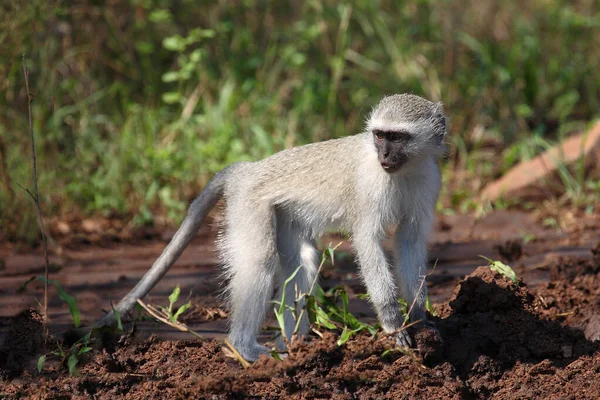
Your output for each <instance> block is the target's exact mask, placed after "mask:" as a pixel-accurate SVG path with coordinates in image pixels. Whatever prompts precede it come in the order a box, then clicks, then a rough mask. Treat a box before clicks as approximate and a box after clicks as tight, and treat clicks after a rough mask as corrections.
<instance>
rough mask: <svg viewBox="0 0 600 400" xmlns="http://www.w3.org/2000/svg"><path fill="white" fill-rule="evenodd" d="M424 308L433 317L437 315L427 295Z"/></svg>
mask: <svg viewBox="0 0 600 400" xmlns="http://www.w3.org/2000/svg"><path fill="white" fill-rule="evenodd" d="M425 309H426V310H427V311H429V314H431V315H433V316H434V317H437V313H436V312H435V309H434V308H433V304H431V299H430V298H429V296H427V297H425Z"/></svg>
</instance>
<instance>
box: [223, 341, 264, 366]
mask: <svg viewBox="0 0 600 400" xmlns="http://www.w3.org/2000/svg"><path fill="white" fill-rule="evenodd" d="M232 344H233V343H232ZM233 346H234V347H235V349H236V350H237V351H238V352H239V353H240V354H241V355H242V357H244V360H246V361H250V362H254V361H256V360H258V357H260V356H261V355H262V354H268V353H270V352H271V349H269V348H268V347H265V346H261V345H259V344H258V343H255V344H252V345H239V346H236V345H233Z"/></svg>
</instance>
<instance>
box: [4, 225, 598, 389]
mask: <svg viewBox="0 0 600 400" xmlns="http://www.w3.org/2000/svg"><path fill="white" fill-rule="evenodd" d="M453 223H456V221H454V222H452V221H451V222H447V221H446V224H447V225H450V226H452V224H453ZM447 225H445V226H444V229H443V233H439V235H443V234H446V233H447V232H448V230H450V231H451V230H452V228H448V226H447ZM596 228H597V226H596V227H595V228H594V229H596ZM477 229H482V228H475V230H474V232H475V235H477V233H476V232H477ZM482 232H483V233H480V234H481V235H483V234H485V233H486V232H487V234H489V231H485V230H483V231H482ZM585 232H587V233H588V234H589V232H590V231H589V230H585ZM585 232H584V233H585ZM596 232H597V230H596ZM472 234H473V232H472ZM536 235H537V236H538V238H537V239H536V240H534V241H533V243H527V244H526V243H524V242H522V241H518V238H515V237H514V235H512V236H511V235H508V234H507V235H506V236H503V235H502V234H501V233H500V235H499V236H496V237H495V239H494V240H493V241H489V240H490V239H489V238H487V239H486V238H483V237H482V236H480V237H479V238H477V237H475V238H473V237H471V238H467V239H466V240H465V241H463V242H455V243H454V244H453V242H448V241H440V242H437V243H434V244H433V250H432V253H434V254H437V257H435V258H437V259H439V260H440V265H441V266H438V267H436V268H437V269H436V271H435V272H434V274H433V275H431V276H430V278H431V279H430V282H429V285H430V292H432V293H437V294H435V296H437V298H438V299H443V300H441V301H434V303H436V305H435V310H436V314H437V316H433V317H432V320H433V321H435V324H436V327H437V329H438V332H436V331H435V330H432V329H417V330H416V331H413V332H412V333H413V335H414V336H415V339H416V342H417V343H418V347H419V350H418V351H411V352H409V353H407V354H405V353H402V352H400V351H397V350H396V351H391V352H389V351H386V350H389V349H393V341H392V340H391V339H389V338H387V337H386V336H385V335H383V334H379V335H377V336H376V337H371V336H370V335H369V334H367V333H364V334H359V335H357V336H355V337H353V338H351V339H350V340H349V341H348V342H347V343H346V344H345V345H343V346H338V345H337V344H336V340H337V334H338V333H336V332H323V334H324V335H323V338H320V337H318V336H316V335H312V336H310V337H308V338H306V339H305V341H298V342H294V343H293V344H292V346H291V348H290V354H289V356H288V357H287V358H285V359H284V360H283V361H278V360H275V359H273V358H269V357H266V356H265V357H264V358H261V359H260V360H259V361H257V362H256V363H254V364H253V365H252V366H250V367H249V368H247V369H244V368H243V367H242V366H241V365H240V364H239V363H238V362H237V361H236V360H234V359H232V358H229V357H227V356H226V355H225V353H224V352H223V349H222V347H223V346H222V342H221V341H220V340H217V339H218V338H221V337H222V336H220V335H221V332H222V331H224V327H225V326H226V325H225V324H226V320H225V319H224V318H225V317H226V315H225V314H224V313H223V312H222V311H221V310H220V309H219V308H218V307H215V305H216V304H218V302H217V301H216V299H215V298H214V294H215V293H216V292H217V289H218V288H217V287H216V283H215V284H214V285H215V287H213V289H212V291H211V292H210V293H212V296H213V297H206V298H203V297H200V300H199V299H198V297H197V296H194V297H192V300H193V302H194V304H195V307H194V312H192V313H190V314H189V315H188V316H187V318H186V322H187V323H189V324H190V325H194V324H198V326H199V327H201V328H202V327H204V328H202V329H203V333H205V334H206V336H208V337H210V338H209V339H205V340H195V339H181V336H178V337H177V340H165V338H169V337H172V336H170V335H169V334H165V332H164V330H161V328H160V327H161V325H154V324H148V323H141V324H138V328H139V329H138V331H137V332H135V333H133V334H129V335H127V336H124V337H122V338H120V339H119V338H117V340H115V341H111V342H106V341H105V342H104V346H103V345H101V344H100V341H99V340H97V343H96V344H95V345H94V349H93V350H92V351H91V352H89V353H86V354H84V355H83V356H82V357H81V358H80V362H79V367H78V374H79V376H69V374H68V372H67V370H66V365H65V364H64V363H62V364H61V363H60V362H59V361H58V360H56V359H54V360H49V361H47V362H46V365H45V369H44V371H43V372H42V373H41V374H40V373H38V372H37V369H36V363H37V359H38V357H39V356H40V355H41V354H43V353H45V352H48V351H49V350H51V349H53V348H54V346H55V345H51V344H48V345H44V343H43V336H42V334H41V332H42V327H41V318H40V316H39V315H38V314H37V313H36V312H34V311H26V312H23V313H21V314H19V315H18V316H17V317H11V318H4V320H0V322H1V321H3V322H2V323H3V324H4V325H3V326H4V327H5V328H6V329H5V331H6V334H5V335H4V336H3V339H1V340H2V341H1V342H0V394H1V395H2V398H9V399H16V398H42V399H70V398H76V399H78V398H81V399H84V398H98V399H111V398H132V399H186V398H216V399H221V398H223V399H229V398H248V397H255V398H311V399H312V398H334V399H338V398H339V399H346V398H360V399H380V398H390V399H420V398H426V399H488V398H497V399H515V398H531V399H537V398H540V399H541V398H543V399H546V398H552V399H558V398H561V399H563V398H564V399H597V398H599V397H600V341H598V338H599V337H600V248H599V247H596V248H595V249H593V250H592V251H590V248H589V247H588V248H587V250H585V251H583V250H582V249H583V247H581V246H580V247H576V245H577V243H581V241H582V239H581V237H585V236H584V235H583V234H582V235H581V236H578V237H577V238H574V237H573V236H572V235H568V236H566V237H565V236H560V235H559V236H556V235H555V236H552V235H550V234H548V236H544V235H546V233H544V231H539V232H536ZM544 238H546V239H544ZM486 240H488V241H486ZM507 240H508V241H510V242H507ZM583 241H584V242H585V240H583ZM596 241H597V238H596ZM586 243H587V242H586ZM599 245H600V244H599ZM452 246H467V247H452ZM468 246H474V248H475V249H474V250H468V251H467V250H464V249H465V248H467V249H470V248H472V247H468ZM561 246H563V247H561ZM590 247H592V246H590ZM448 248H451V249H456V248H461V249H463V250H464V252H463V253H462V254H463V255H464V254H474V253H475V254H476V253H478V252H480V249H483V251H482V252H486V251H487V253H485V254H489V255H490V256H492V257H494V258H502V259H504V260H506V261H507V262H508V261H509V260H510V262H511V265H513V267H514V268H515V270H516V271H517V273H518V275H519V276H520V277H522V279H520V281H519V283H518V284H514V283H513V282H512V281H510V280H508V279H507V278H505V277H503V276H502V275H499V274H498V273H494V272H492V271H491V270H490V269H489V268H487V267H480V268H477V269H475V270H473V269H472V268H471V272H470V273H469V274H468V275H467V276H466V277H464V279H460V278H458V277H457V276H459V275H460V273H459V272H456V271H457V270H461V268H465V269H466V268H467V267H465V266H464V265H467V264H468V263H467V261H468V262H471V261H469V260H471V259H470V258H464V257H463V258H460V257H457V254H458V253H457V252H453V251H448V250H447V249H448ZM561 248H562V249H563V250H560V249H561ZM445 249H446V250H445ZM486 249H487V250H486ZM494 249H495V250H494ZM557 249H559V251H558V252H557ZM573 249H576V250H573ZM88 250H89V249H88ZM106 251H109V250H106ZM339 251H341V250H339ZM552 252H554V253H553V254H555V255H554V256H552V257H547V255H548V254H550V253H552ZM72 254H79V253H72ZM469 257H470V256H469ZM474 257H476V256H474ZM149 258H150V257H149ZM473 262H479V264H481V263H482V262H481V261H473ZM469 265H470V264H469ZM9 266H10V263H9ZM197 269H200V271H202V270H203V267H202V266H200V267H199V268H197ZM9 270H10V268H9ZM336 271H337V272H336ZM211 274H215V272H211ZM324 275H325V279H324V281H323V285H324V286H325V287H330V286H334V285H336V284H342V285H344V286H345V287H346V288H347V289H348V291H349V293H351V294H354V293H355V292H358V291H359V290H360V288H359V287H360V285H359V284H358V281H357V278H356V270H355V268H354V267H353V266H352V264H351V263H350V262H348V263H342V265H339V266H337V268H336V269H335V270H333V269H328V270H327V271H326V273H325V274H324ZM182 276H184V275H183V274H182ZM9 278H10V277H8V278H7V279H9ZM10 279H12V278H10ZM119 282H120V281H119ZM71 285H72V284H71ZM82 286H83V285H82ZM66 287H67V288H75V289H77V287H78V286H77V285H74V286H69V284H67V285H66ZM448 288H450V289H448ZM80 290H81V289H80ZM88 290H90V289H88ZM452 290H453V292H452ZM10 293H11V292H9V291H6V292H5V296H4V297H5V298H7V299H8V298H10V296H12V294H10ZM9 294H10V296H9ZM352 297H353V299H352V300H351V304H353V307H355V309H354V312H355V314H356V315H357V316H359V317H360V318H361V319H363V320H367V321H370V320H372V318H373V315H372V313H371V312H370V311H369V310H368V307H365V306H364V304H363V303H361V302H360V301H359V300H358V299H356V298H354V296H352ZM1 301H2V297H1V296H0V302H1ZM8 301H13V300H6V302H8ZM161 301H162V302H164V298H162V299H161ZM159 303H160V302H159ZM361 304H362V305H361ZM361 313H362V314H361ZM214 319H216V321H214ZM206 321H209V322H206ZM207 323H208V324H213V325H210V326H211V327H212V328H214V331H211V330H210V329H208V328H206V326H207V325H203V324H207ZM219 324H221V325H219ZM0 328H2V326H1V325H0ZM212 328H211V329H212ZM140 329H141V330H140ZM51 332H53V333H54V334H55V335H57V334H58V333H57V332H60V329H57V327H56V326H54V325H51ZM148 332H158V336H156V335H152V336H150V337H148V335H147V334H144V333H148ZM210 332H213V333H212V334H211V333H210ZM207 333H208V334H207ZM214 338H217V339H214Z"/></svg>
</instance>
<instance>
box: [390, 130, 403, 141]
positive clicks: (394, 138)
mask: <svg viewBox="0 0 600 400" xmlns="http://www.w3.org/2000/svg"><path fill="white" fill-rule="evenodd" d="M402 136H403V135H402V134H401V133H399V132H393V133H391V134H390V136H389V139H390V140H391V141H392V142H399V141H401V140H402Z"/></svg>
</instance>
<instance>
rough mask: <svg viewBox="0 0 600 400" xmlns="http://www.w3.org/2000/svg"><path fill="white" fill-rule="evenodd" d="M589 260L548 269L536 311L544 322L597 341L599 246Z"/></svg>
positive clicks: (599, 336)
mask: <svg viewBox="0 0 600 400" xmlns="http://www.w3.org/2000/svg"><path fill="white" fill-rule="evenodd" d="M592 256H593V257H592V260H578V259H562V260H559V262H558V263H557V264H556V265H553V266H552V267H551V270H550V273H551V282H549V283H547V284H546V285H544V286H542V287H541V288H539V289H538V293H537V294H538V298H537V309H538V310H539V312H540V313H541V314H542V315H544V316H545V317H546V318H549V319H554V320H556V321H559V322H561V323H562V324H563V325H567V326H572V327H576V328H579V329H581V330H583V331H584V334H585V337H586V338H587V339H588V340H592V341H594V340H599V339H600V243H598V246H596V248H595V249H593V250H592Z"/></svg>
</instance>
